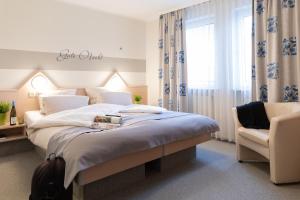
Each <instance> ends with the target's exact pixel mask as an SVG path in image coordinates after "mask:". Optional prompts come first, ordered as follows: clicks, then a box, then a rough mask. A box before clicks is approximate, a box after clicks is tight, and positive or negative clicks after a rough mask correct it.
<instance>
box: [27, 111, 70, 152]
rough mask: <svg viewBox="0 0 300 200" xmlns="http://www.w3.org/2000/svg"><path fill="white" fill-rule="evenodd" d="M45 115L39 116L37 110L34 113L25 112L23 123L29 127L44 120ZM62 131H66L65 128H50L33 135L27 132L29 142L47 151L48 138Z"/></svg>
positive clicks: (39, 113)
mask: <svg viewBox="0 0 300 200" xmlns="http://www.w3.org/2000/svg"><path fill="white" fill-rule="evenodd" d="M44 117H45V115H43V114H41V112H40V111H39V110H34V111H27V112H25V115H24V121H25V124H26V125H27V126H31V125H32V124H34V123H35V122H36V121H38V120H40V119H42V118H44ZM63 129H66V127H51V128H45V129H40V130H37V131H35V132H34V133H31V132H30V131H27V134H28V138H29V140H30V141H31V142H32V143H33V144H34V145H36V146H38V147H40V148H42V149H44V150H45V151H46V150H47V147H48V143H49V140H50V138H51V137H52V136H53V135H55V134H57V133H59V132H60V131H62V130H63Z"/></svg>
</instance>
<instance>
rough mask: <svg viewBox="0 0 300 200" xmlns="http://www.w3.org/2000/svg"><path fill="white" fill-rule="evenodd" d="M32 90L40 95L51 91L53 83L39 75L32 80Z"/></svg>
mask: <svg viewBox="0 0 300 200" xmlns="http://www.w3.org/2000/svg"><path fill="white" fill-rule="evenodd" d="M31 88H32V90H34V91H35V92H38V93H43V92H47V91H49V90H51V82H50V81H49V79H48V78H47V77H45V76H43V75H42V74H37V75H36V76H34V77H33V78H32V79H31Z"/></svg>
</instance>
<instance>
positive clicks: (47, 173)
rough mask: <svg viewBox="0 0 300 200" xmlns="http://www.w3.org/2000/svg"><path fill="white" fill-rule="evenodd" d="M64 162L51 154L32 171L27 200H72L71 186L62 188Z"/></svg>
mask: <svg viewBox="0 0 300 200" xmlns="http://www.w3.org/2000/svg"><path fill="white" fill-rule="evenodd" d="M65 166H66V162H65V160H64V159H63V158H61V157H56V156H55V154H51V155H50V156H49V158H48V159H47V160H45V161H44V162H42V163H41V164H40V165H39V166H38V167H37V168H36V169H35V171H34V174H33V177H32V182H31V195H30V196H29V200H72V193H73V188H72V184H71V185H70V186H69V187H68V189H65V188H64V178H65Z"/></svg>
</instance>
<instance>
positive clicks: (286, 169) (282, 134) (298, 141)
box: [269, 112, 300, 183]
mask: <svg viewBox="0 0 300 200" xmlns="http://www.w3.org/2000/svg"><path fill="white" fill-rule="evenodd" d="M269 134H270V137H269V145H270V162H272V164H271V179H272V181H273V182H275V183H276V182H279V181H278V180H280V182H281V183H282V182H284V181H282V180H286V182H292V181H293V180H295V181H297V180H299V177H300V153H299V152H300V112H295V113H290V114H287V115H281V116H278V117H273V118H272V119H271V127H270V133H269Z"/></svg>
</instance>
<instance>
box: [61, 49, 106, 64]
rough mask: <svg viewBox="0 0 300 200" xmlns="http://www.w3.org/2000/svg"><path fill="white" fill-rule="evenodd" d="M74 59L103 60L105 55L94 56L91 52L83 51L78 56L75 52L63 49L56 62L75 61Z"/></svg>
mask: <svg viewBox="0 0 300 200" xmlns="http://www.w3.org/2000/svg"><path fill="white" fill-rule="evenodd" d="M73 59H79V60H87V61H96V60H102V59H103V54H102V53H101V52H100V53H98V54H94V53H92V51H89V50H81V51H80V52H79V53H78V54H76V53H75V52H74V51H71V50H70V49H63V50H61V51H60V52H59V55H58V56H57V57H56V60H57V61H58V62H62V61H66V60H73Z"/></svg>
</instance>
